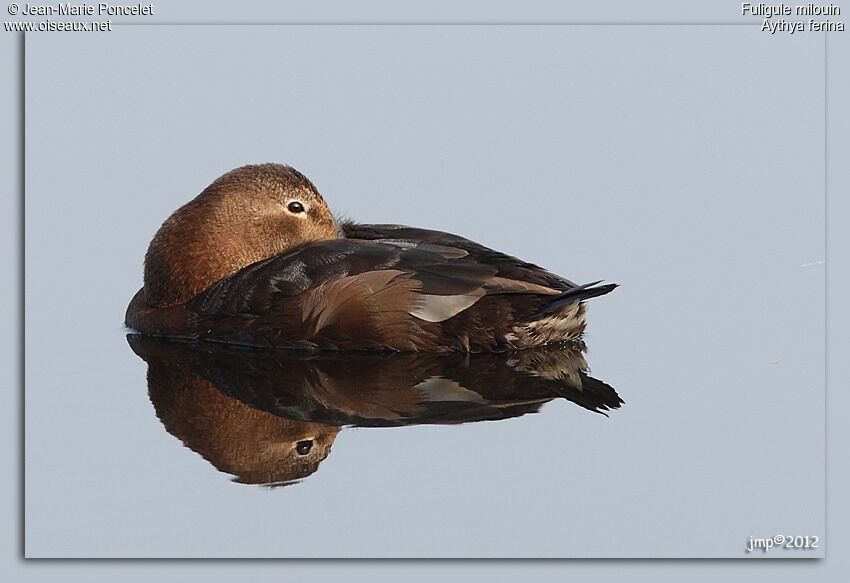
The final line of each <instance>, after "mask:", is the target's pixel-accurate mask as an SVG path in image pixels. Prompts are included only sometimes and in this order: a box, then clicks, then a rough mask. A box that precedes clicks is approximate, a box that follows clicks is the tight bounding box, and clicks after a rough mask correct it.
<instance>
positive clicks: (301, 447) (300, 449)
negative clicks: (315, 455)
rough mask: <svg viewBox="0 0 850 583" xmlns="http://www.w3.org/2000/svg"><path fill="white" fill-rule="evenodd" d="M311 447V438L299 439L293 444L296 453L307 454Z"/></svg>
mask: <svg viewBox="0 0 850 583" xmlns="http://www.w3.org/2000/svg"><path fill="white" fill-rule="evenodd" d="M311 449H313V440H312V439H305V440H304V441H299V442H298V443H296V444H295V451H296V452H297V453H298V455H307V454H308V453H310V450H311Z"/></svg>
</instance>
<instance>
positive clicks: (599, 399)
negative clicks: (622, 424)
mask: <svg viewBox="0 0 850 583" xmlns="http://www.w3.org/2000/svg"><path fill="white" fill-rule="evenodd" d="M579 376H580V377H581V387H578V388H573V387H570V386H567V387H565V388H566V390H565V391H564V392H563V397H564V398H565V399H567V400H568V401H572V402H573V403H575V404H576V405H579V406H581V407H584V408H585V409H590V410H591V411H594V412H596V413H602V414H603V415H606V416H607V413H605V411H610V410H611V409H619V408H620V405H622V404H623V400H622V399H621V398H620V395H618V394H617V391H615V390H614V387H612V386H611V385H609V384H606V383H603V382H602V381H600V380H599V379H595V378H593V377H591V376H587V375H586V374H584V373H581V374H580V375H579Z"/></svg>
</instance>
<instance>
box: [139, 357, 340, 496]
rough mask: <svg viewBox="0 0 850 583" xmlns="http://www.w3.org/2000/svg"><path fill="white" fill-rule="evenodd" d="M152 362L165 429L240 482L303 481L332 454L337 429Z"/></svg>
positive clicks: (152, 384) (152, 386)
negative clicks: (276, 411)
mask: <svg viewBox="0 0 850 583" xmlns="http://www.w3.org/2000/svg"><path fill="white" fill-rule="evenodd" d="M149 365H150V366H149V368H148V387H149V395H150V398H151V402H152V403H153V405H154V408H155V409H156V413H157V416H158V417H159V418H160V420H161V421H162V424H163V425H164V426H165V429H166V430H167V431H168V432H169V433H171V434H172V435H174V436H175V437H177V438H178V439H180V440H181V441H182V442H183V443H184V444H185V445H186V446H187V447H188V448H189V449H192V450H193V451H195V452H197V453H199V454H200V455H201V456H203V457H204V459H206V460H207V461H209V462H210V463H211V464H212V465H214V466H215V467H216V468H218V469H219V470H221V471H222V472H225V473H228V474H232V475H234V476H235V478H234V481H236V482H240V483H245V484H270V485H283V484H286V483H290V482H293V481H296V480H300V479H303V478H305V477H307V476H309V475H310V474H312V473H314V472H315V471H316V470H317V469H318V467H319V464H320V463H321V462H322V461H323V460H324V459H325V458H326V457H327V456H328V454H329V453H330V450H331V445H332V444H333V441H334V439H335V438H336V435H337V433H338V432H339V427H334V426H331V425H325V424H322V423H313V422H310V421H297V420H293V419H286V418H283V417H278V416H276V415H272V414H270V413H266V412H265V411H260V410H258V409H255V408H253V407H249V406H248V405H246V404H244V403H242V402H241V401H239V400H237V399H234V398H232V397H229V396H227V395H225V394H223V393H222V392H220V391H219V390H217V389H216V388H215V387H213V386H212V384H211V383H210V382H209V381H207V380H205V379H203V378H201V377H200V376H198V375H196V374H194V373H192V372H189V371H188V370H187V368H186V367H183V366H179V365H175V364H169V363H168V362H167V361H159V360H151V361H149Z"/></svg>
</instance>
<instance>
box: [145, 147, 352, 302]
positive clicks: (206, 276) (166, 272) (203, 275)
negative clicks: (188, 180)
mask: <svg viewBox="0 0 850 583" xmlns="http://www.w3.org/2000/svg"><path fill="white" fill-rule="evenodd" d="M336 237H337V225H336V221H335V220H334V218H333V215H332V214H331V211H330V209H329V208H328V205H327V204H326V203H325V201H324V199H323V198H322V196H321V195H320V194H319V191H318V190H316V187H315V186H313V184H312V183H311V182H310V181H309V180H308V179H307V178H306V177H305V176H303V175H302V174H301V173H299V172H298V171H296V170H294V169H293V168H290V167H288V166H282V165H280V164H262V165H257V166H243V167H241V168H237V169H236V170H232V171H231V172H228V173H227V174H225V175H223V176H221V177H220V178H218V179H217V180H216V181H215V182H213V183H212V184H210V185H209V186H208V187H207V188H206V189H205V190H204V191H203V192H202V193H201V194H199V195H198V196H197V197H196V198H195V199H193V200H192V201H190V202H189V203H187V204H185V205H184V206H182V207H181V208H179V209H177V210H176V211H175V212H174V213H173V214H172V215H171V216H170V217H169V218H168V219H166V221H165V222H164V223H163V224H162V227H160V229H159V231H158V232H157V233H156V235H155V236H154V238H153V240H152V241H151V244H150V246H149V247H148V252H147V255H146V256H145V281H144V290H145V299H146V302H147V304H148V305H150V306H157V307H165V306H171V305H175V304H179V303H181V302H184V301H186V300H187V299H189V298H191V297H193V296H195V295H196V294H197V293H199V292H200V291H202V290H204V289H206V288H207V287H209V286H210V285H211V284H212V283H214V282H216V281H218V280H220V279H222V278H223V277H226V276H228V275H230V274H232V273H235V272H236V271H238V270H239V269H241V268H243V267H245V266H247V265H250V264H251V263H255V262H257V261H261V260H263V259H266V258H268V257H272V256H274V255H277V254H279V253H282V252H284V251H286V250H287V249H290V248H292V247H294V246H295V245H298V244H300V243H304V242H306V241H320V240H325V239H334V238H336Z"/></svg>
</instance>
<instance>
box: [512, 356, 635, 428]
mask: <svg viewBox="0 0 850 583" xmlns="http://www.w3.org/2000/svg"><path fill="white" fill-rule="evenodd" d="M585 350H586V348H585V345H584V342H574V343H572V344H570V345H567V346H562V347H560V348H558V349H549V350H524V351H520V352H518V353H516V355H515V357H514V361H513V362H512V367H513V368H514V369H515V370H517V371H523V372H525V373H526V374H528V375H530V379H529V380H528V381H526V386H528V385H529V384H532V385H533V386H534V387H536V390H537V391H540V390H545V391H550V392H551V393H553V394H556V395H558V396H559V397H563V398H564V399H566V400H568V401H571V402H573V403H575V404H576V405H578V406H579V407H584V408H585V409H588V410H590V411H593V412H595V413H602V414H603V415H604V414H605V411H610V410H611V409H619V408H620V405H622V404H623V400H622V399H621V398H620V395H618V394H617V391H615V390H614V388H613V387H612V386H611V385H609V384H607V383H604V382H602V381H600V380H599V379H595V378H593V377H592V376H590V375H589V374H588V372H589V370H588V366H587V361H586V360H585V359H584V351H585Z"/></svg>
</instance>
